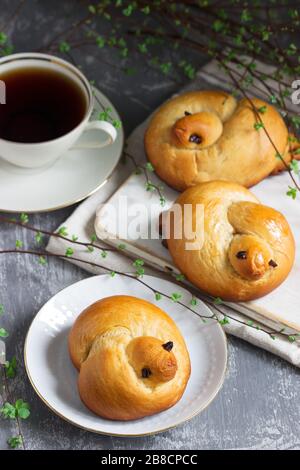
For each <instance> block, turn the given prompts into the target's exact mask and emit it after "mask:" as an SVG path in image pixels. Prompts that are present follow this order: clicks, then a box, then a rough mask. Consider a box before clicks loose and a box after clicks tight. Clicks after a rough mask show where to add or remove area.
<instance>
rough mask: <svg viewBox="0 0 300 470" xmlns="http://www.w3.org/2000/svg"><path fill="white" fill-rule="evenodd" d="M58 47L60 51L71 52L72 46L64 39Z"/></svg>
mask: <svg viewBox="0 0 300 470" xmlns="http://www.w3.org/2000/svg"><path fill="white" fill-rule="evenodd" d="M58 49H59V52H62V53H66V52H69V50H70V49H71V46H70V44H69V43H67V42H66V41H62V42H61V43H60V44H59V46H58Z"/></svg>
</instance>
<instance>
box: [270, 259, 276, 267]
mask: <svg viewBox="0 0 300 470" xmlns="http://www.w3.org/2000/svg"><path fill="white" fill-rule="evenodd" d="M269 266H272V268H277V266H278V264H277V263H276V262H275V261H274V260H273V259H270V261H269Z"/></svg>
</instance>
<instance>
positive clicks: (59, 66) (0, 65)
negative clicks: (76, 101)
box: [0, 53, 117, 168]
mask: <svg viewBox="0 0 300 470" xmlns="http://www.w3.org/2000/svg"><path fill="white" fill-rule="evenodd" d="M22 67H31V68H32V67H38V68H39V69H40V68H45V69H48V70H52V71H57V72H58V73H61V74H65V75H66V76H67V77H68V78H69V79H71V80H72V81H74V82H75V83H76V84H77V85H78V86H79V87H80V88H81V90H82V93H83V95H84V96H85V98H86V111H85V114H84V116H83V118H82V120H81V122H79V124H78V125H77V126H76V127H74V128H73V129H71V130H70V131H69V132H67V133H66V134H64V135H63V136H60V137H58V138H55V139H53V140H47V141H43V142H38V143H22V142H13V141H11V140H5V139H1V138H0V157H1V158H3V159H4V160H6V161H8V162H9V163H12V164H14V165H17V166H19V167H23V168H40V167H43V166H47V165H49V164H51V163H53V162H54V161H55V160H56V159H57V158H59V157H60V156H61V155H62V154H63V153H64V152H66V151H67V150H69V149H71V148H101V147H105V146H107V145H111V144H112V143H113V142H114V141H115V139H116V137H117V131H116V129H115V127H114V126H113V125H112V124H110V123H109V122H107V121H100V120H96V121H90V117H91V114H92V111H93V106H94V96H93V92H92V88H91V85H90V83H89V81H88V80H87V79H86V77H85V76H84V75H83V74H82V72H81V71H80V70H78V68H76V67H74V66H73V65H72V64H70V63H69V62H66V61H65V60H62V59H60V58H59V57H55V56H51V55H48V54H40V53H20V54H13V55H10V56H6V57H3V58H2V59H0V77H1V74H2V73H7V72H10V71H13V70H15V69H20V68H22ZM25 92H26V90H24V93H25ZM0 106H6V105H5V104H0ZM87 130H97V131H98V132H97V133H98V134H99V136H98V135H97V140H96V141H95V142H91V141H88V140H87V139H84V140H83V142H80V140H79V138H80V136H81V135H82V134H83V133H84V132H85V131H87ZM93 135H94V133H93Z"/></svg>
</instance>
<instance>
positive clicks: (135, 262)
mask: <svg viewBox="0 0 300 470" xmlns="http://www.w3.org/2000/svg"><path fill="white" fill-rule="evenodd" d="M132 264H133V266H136V267H140V266H144V264H145V263H144V261H143V260H142V259H139V258H138V259H136V260H134V262H133V263H132Z"/></svg>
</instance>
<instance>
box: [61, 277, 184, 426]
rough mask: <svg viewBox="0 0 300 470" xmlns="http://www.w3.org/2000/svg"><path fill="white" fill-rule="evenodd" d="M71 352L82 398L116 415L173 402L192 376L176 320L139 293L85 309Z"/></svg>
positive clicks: (138, 414) (130, 415) (126, 416)
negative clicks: (142, 297)
mask: <svg viewBox="0 0 300 470" xmlns="http://www.w3.org/2000/svg"><path fill="white" fill-rule="evenodd" d="M100 287H101V286H100ZM170 341H172V343H173V347H171V350H170V347H168V345H166V343H169V342H170ZM163 345H165V346H163ZM169 346H170V343H169ZM69 352H70V357H71V359H72V362H73V364H74V366H75V367H76V368H77V369H78V371H79V380H78V389H79V394H80V397H81V399H82V401H83V402H84V403H85V405H86V406H87V407H88V408H89V409H90V410H92V411H93V412H94V413H96V414H98V415H100V416H102V417H104V418H108V419H113V420H132V419H137V418H142V417H144V416H148V415H152V414H154V413H158V412H160V411H163V410H166V409H167V408H170V407H171V406H173V405H175V403H176V402H177V401H178V400H180V398H181V396H182V394H183V392H184V390H185V387H186V385H187V382H188V379H189V376H190V370H191V367H190V359H189V354H188V351H187V348H186V345H185V342H184V339H183V337H182V336H181V334H180V332H179V330H178V328H177V326H176V324H175V323H174V322H173V320H172V319H171V318H170V317H169V316H168V315H167V314H166V313H165V312H164V311H163V310H161V309H160V308H158V307H157V306H155V305H153V304H151V303H150V302H147V301H145V300H142V299H138V298H136V297H130V296H125V295H116V296H113V297H107V298H104V299H102V300H99V301H98V302H96V303H94V304H93V305H91V306H90V307H88V308H87V309H85V310H84V311H83V312H82V313H81V314H80V315H79V317H78V318H77V320H76V321H75V323H74V325H73V327H72V329H71V332H70V335H69ZM149 371H150V372H149Z"/></svg>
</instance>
